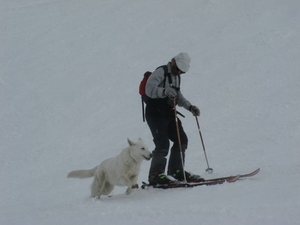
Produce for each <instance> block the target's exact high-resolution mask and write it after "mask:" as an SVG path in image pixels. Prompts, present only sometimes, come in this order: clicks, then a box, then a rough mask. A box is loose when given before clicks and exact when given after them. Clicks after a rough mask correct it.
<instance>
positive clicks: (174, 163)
mask: <svg viewBox="0 0 300 225" xmlns="http://www.w3.org/2000/svg"><path fill="white" fill-rule="evenodd" d="M190 61H191V58H190V57H189V55H188V54H187V53H179V54H178V55H177V56H175V57H174V58H172V59H171V61H170V62H169V63H168V64H167V65H166V66H162V67H158V68H157V69H156V70H155V71H154V72H153V73H152V75H151V76H150V77H149V79H148V81H147V83H146V95H147V96H148V97H149V100H148V102H147V105H146V120H147V124H148V126H149V128H150V131H151V133H152V136H153V142H154V144H155V149H154V151H153V152H152V153H153V158H152V161H151V166H150V170H149V177H148V180H149V184H150V185H156V184H167V185H169V184H173V183H178V181H184V174H183V173H185V178H186V181H187V182H197V181H203V179H202V178H201V177H200V176H199V175H195V174H192V173H189V172H187V171H184V170H183V168H184V167H183V165H182V160H181V154H180V147H179V142H178V135H177V128H176V120H175V112H174V102H173V100H174V98H175V99H176V104H178V106H180V107H183V108H185V109H187V110H189V111H190V112H192V114H193V115H194V116H199V115H200V110H199V108H198V107H197V106H195V105H192V104H191V103H190V102H189V101H188V100H187V99H186V98H185V97H184V96H183V94H182V92H181V90H180V79H181V75H182V74H185V73H186V72H187V71H188V70H189V68H190ZM163 67H165V69H164V68H163ZM166 69H167V73H168V74H171V76H166V74H165V70H166ZM169 77H170V78H171V80H169V79H170V78H169ZM177 121H178V128H179V129H178V130H179V134H180V140H181V150H182V156H183V162H184V156H185V150H186V149H187V147H188V138H187V135H186V133H185V132H184V129H183V127H182V123H181V121H180V119H178V120H177ZM169 140H171V141H172V142H173V146H172V147H171V152H170V157H169V163H168V168H167V175H168V176H167V175H166V174H165V169H166V164H167V159H166V157H167V155H168V153H169V147H170V142H169ZM170 176H171V177H170ZM172 177H173V178H175V179H172Z"/></svg>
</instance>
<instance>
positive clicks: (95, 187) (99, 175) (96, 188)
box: [91, 170, 106, 198]
mask: <svg viewBox="0 0 300 225" xmlns="http://www.w3.org/2000/svg"><path fill="white" fill-rule="evenodd" d="M105 183H106V181H105V174H104V172H103V171H102V170H100V171H96V173H95V175H94V180H93V183H92V185H91V198H100V196H101V195H102V194H103V193H102V192H103V188H104V186H105Z"/></svg>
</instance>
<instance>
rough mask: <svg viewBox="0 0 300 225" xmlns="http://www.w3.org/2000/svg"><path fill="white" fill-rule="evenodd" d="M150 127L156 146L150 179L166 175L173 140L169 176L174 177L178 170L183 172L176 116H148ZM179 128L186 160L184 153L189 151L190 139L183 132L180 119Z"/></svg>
mask: <svg viewBox="0 0 300 225" xmlns="http://www.w3.org/2000/svg"><path fill="white" fill-rule="evenodd" d="M146 119H147V123H148V126H149V128H150V130H151V133H152V136H153V142H154V144H155V149H154V151H153V152H152V153H153V158H152V161H151V166H150V170H149V179H151V177H153V176H155V175H157V174H160V173H165V168H166V164H167V159H166V157H167V155H168V153H169V147H170V142H169V140H171V141H172V142H173V146H172V148H171V152H170V158H169V164H168V172H167V173H168V175H172V174H173V173H174V172H175V171H176V170H178V169H180V170H182V168H183V165H182V162H181V154H180V148H179V143H178V135H177V129H176V121H175V119H174V115H168V116H166V115H164V116H161V117H160V116H149V115H146ZM178 127H179V133H180V140H181V146H182V155H183V160H184V155H185V154H184V153H185V150H186V149H187V145H188V138H187V136H186V133H185V132H184V130H183V127H182V124H181V121H180V120H179V119H178Z"/></svg>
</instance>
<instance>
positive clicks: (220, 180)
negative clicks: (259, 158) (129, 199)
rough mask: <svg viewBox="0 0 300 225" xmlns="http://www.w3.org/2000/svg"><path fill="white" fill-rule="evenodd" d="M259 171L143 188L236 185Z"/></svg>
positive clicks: (144, 185)
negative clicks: (235, 183) (238, 181)
mask: <svg viewBox="0 0 300 225" xmlns="http://www.w3.org/2000/svg"><path fill="white" fill-rule="evenodd" d="M259 171H260V168H258V169H256V170H254V171H252V172H251V173H246V174H241V175H235V176H227V177H218V178H212V179H205V180H201V181H199V182H190V183H183V182H178V183H175V184H172V185H160V184H157V185H150V184H148V183H145V182H143V184H142V186H141V188H142V189H146V188H148V187H153V188H161V189H169V188H183V187H186V188H190V187H197V186H212V185H217V184H223V183H225V182H227V183H234V182H236V181H237V180H239V179H241V178H247V177H252V176H255V175H256V174H258V173H259Z"/></svg>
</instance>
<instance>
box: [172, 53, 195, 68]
mask: <svg viewBox="0 0 300 225" xmlns="http://www.w3.org/2000/svg"><path fill="white" fill-rule="evenodd" d="M174 58H175V61H176V65H177V67H178V69H180V70H181V71H182V72H187V71H188V70H189V69H190V62H191V57H190V56H189V55H188V54H187V53H185V52H181V53H179V54H178V55H177V56H175V57H174Z"/></svg>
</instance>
